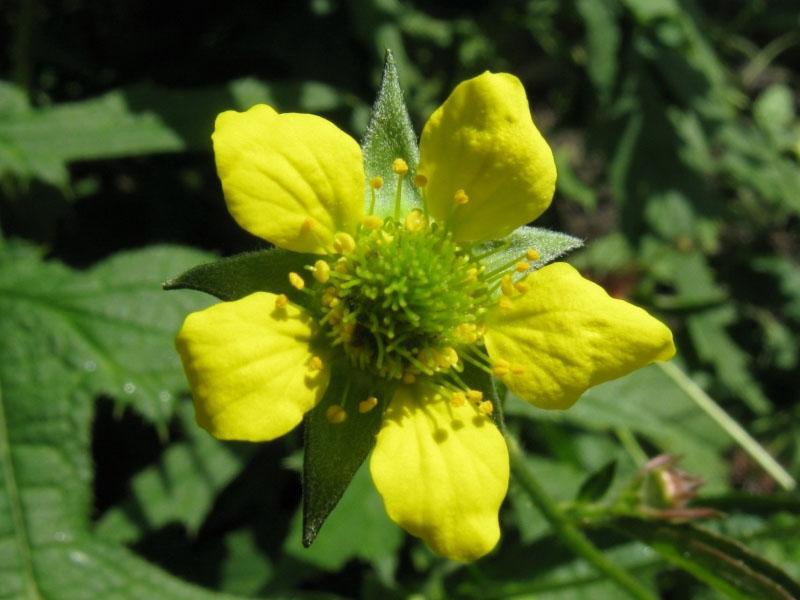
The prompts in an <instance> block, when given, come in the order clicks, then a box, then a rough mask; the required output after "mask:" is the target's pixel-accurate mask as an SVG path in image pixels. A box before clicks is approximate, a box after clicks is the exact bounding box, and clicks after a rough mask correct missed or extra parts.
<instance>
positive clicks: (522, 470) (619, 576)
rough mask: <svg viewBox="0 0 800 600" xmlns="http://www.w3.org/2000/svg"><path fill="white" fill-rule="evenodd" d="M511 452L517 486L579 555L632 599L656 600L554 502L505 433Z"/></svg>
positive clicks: (512, 469)
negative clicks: (610, 558)
mask: <svg viewBox="0 0 800 600" xmlns="http://www.w3.org/2000/svg"><path fill="white" fill-rule="evenodd" d="M506 441H507V442H508V453H509V455H510V458H511V472H512V473H513V474H514V477H515V478H516V481H517V483H519V485H520V486H521V487H522V488H523V489H524V490H525V492H527V494H528V496H529V497H530V499H531V500H532V501H533V503H534V504H535V505H536V506H537V507H538V508H539V510H540V511H541V512H542V514H543V515H544V516H545V518H546V519H547V520H548V521H549V522H550V525H552V527H553V529H554V530H555V532H556V534H558V536H559V537H560V538H561V539H562V540H563V541H564V543H565V544H567V546H569V547H570V549H571V550H572V551H573V552H575V554H577V555H578V556H581V557H583V558H584V559H586V561H588V562H589V563H591V564H592V565H594V567H595V568H596V569H597V570H598V571H600V572H601V573H603V574H605V575H606V576H607V577H608V578H609V579H611V580H612V581H614V582H615V583H616V584H617V585H618V586H619V587H620V588H622V589H623V590H625V591H626V592H628V594H629V595H630V597H631V598H638V599H639V600H656V597H655V596H654V595H653V594H651V593H650V591H648V590H647V589H646V588H645V587H643V586H642V584H640V583H639V582H638V581H637V580H636V578H634V577H633V575H631V574H630V573H628V572H627V571H625V570H624V569H622V568H621V567H620V566H618V565H617V564H616V563H614V562H613V561H611V560H609V558H608V557H607V556H606V555H605V554H604V553H603V551H602V550H600V549H599V548H597V546H595V545H594V544H592V542H591V541H590V540H589V538H587V537H586V536H585V535H584V534H583V533H582V532H581V531H580V529H578V528H577V527H576V526H575V525H574V524H573V523H572V522H571V521H570V519H569V518H568V517H567V516H566V515H565V514H564V512H563V511H562V510H561V508H560V507H559V506H558V504H557V503H556V502H555V500H553V499H552V498H551V497H550V496H549V495H548V493H547V492H546V491H545V489H544V487H543V486H542V484H541V483H539V480H538V479H537V478H536V475H535V474H534V472H533V469H532V468H531V467H530V465H529V464H528V463H527V462H526V460H525V456H524V454H523V453H522V450H521V449H520V447H519V443H518V442H517V440H516V439H514V438H513V437H512V436H511V435H510V434H506Z"/></svg>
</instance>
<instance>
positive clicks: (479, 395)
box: [467, 390, 483, 403]
mask: <svg viewBox="0 0 800 600" xmlns="http://www.w3.org/2000/svg"><path fill="white" fill-rule="evenodd" d="M467 398H469V399H470V401H472V402H475V403H477V402H480V401H481V400H483V392H482V391H480V390H467Z"/></svg>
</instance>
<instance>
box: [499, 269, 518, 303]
mask: <svg viewBox="0 0 800 600" xmlns="http://www.w3.org/2000/svg"><path fill="white" fill-rule="evenodd" d="M500 289H501V290H502V291H503V294H505V295H506V296H508V297H509V298H510V297H511V296H513V295H514V294H516V292H517V289H516V288H515V287H514V282H513V281H511V275H503V278H502V279H501V280H500Z"/></svg>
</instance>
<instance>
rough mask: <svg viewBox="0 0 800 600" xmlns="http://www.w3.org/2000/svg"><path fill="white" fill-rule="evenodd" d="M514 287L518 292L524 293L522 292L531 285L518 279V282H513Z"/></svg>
mask: <svg viewBox="0 0 800 600" xmlns="http://www.w3.org/2000/svg"><path fill="white" fill-rule="evenodd" d="M514 287H515V288H516V290H517V291H518V292H519V293H520V294H524V293H525V292H527V291H528V290H529V289H531V286H529V285H528V284H527V283H525V282H524V281H520V282H518V283H515V284H514Z"/></svg>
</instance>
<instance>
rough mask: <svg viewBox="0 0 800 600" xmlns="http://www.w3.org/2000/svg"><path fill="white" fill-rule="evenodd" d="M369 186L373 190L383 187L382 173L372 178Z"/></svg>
mask: <svg viewBox="0 0 800 600" xmlns="http://www.w3.org/2000/svg"><path fill="white" fill-rule="evenodd" d="M369 187H371V188H372V189H373V190H379V189H381V188H382V187H383V177H381V176H380V175H376V176H375V177H373V178H372V179H370V180H369Z"/></svg>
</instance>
